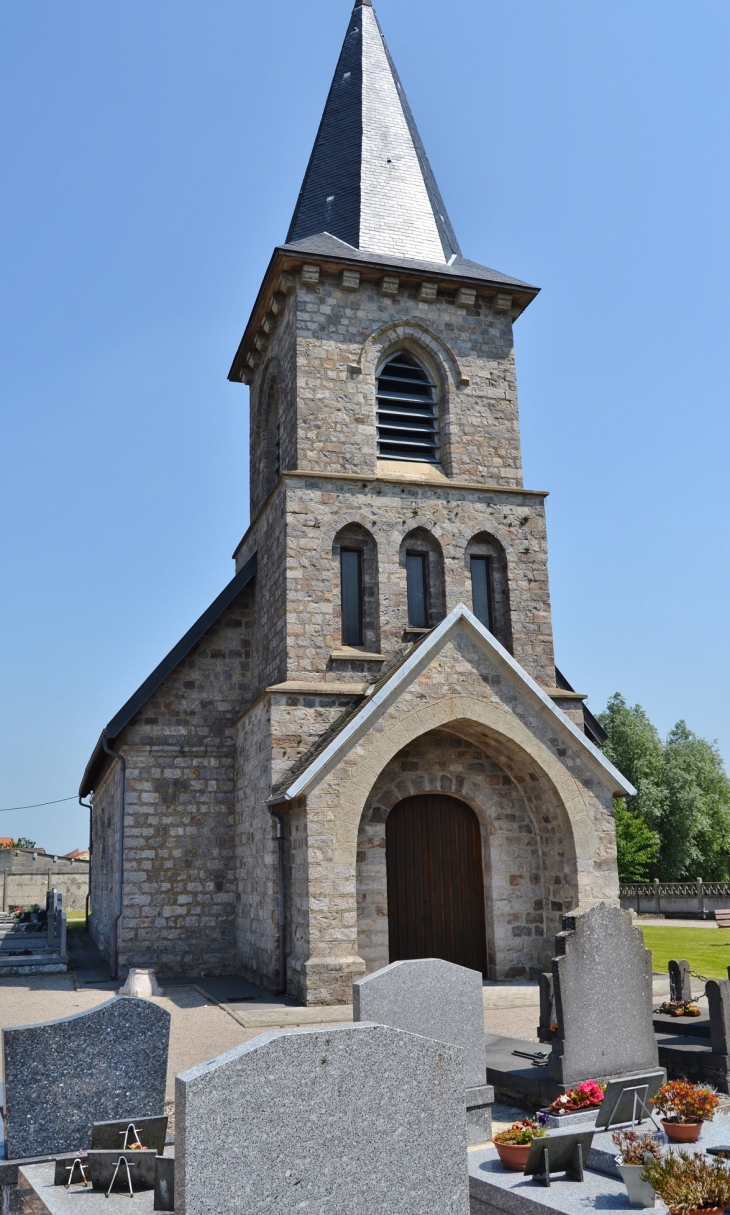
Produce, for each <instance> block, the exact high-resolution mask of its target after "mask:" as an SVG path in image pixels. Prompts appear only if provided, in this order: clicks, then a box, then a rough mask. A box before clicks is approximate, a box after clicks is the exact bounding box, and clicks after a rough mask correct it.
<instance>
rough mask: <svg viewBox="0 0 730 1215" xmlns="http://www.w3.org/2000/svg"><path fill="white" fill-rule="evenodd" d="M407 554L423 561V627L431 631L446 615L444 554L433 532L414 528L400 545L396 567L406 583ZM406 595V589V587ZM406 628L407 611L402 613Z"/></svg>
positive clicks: (422, 528) (409, 622) (408, 622)
mask: <svg viewBox="0 0 730 1215" xmlns="http://www.w3.org/2000/svg"><path fill="white" fill-rule="evenodd" d="M409 553H416V554H419V555H421V556H423V558H424V559H425V563H426V571H427V574H426V599H427V612H428V619H427V622H426V625H425V627H426V628H429V629H432V628H434V627H435V626H436V625H437V624H438V623H439V622H440V621H441V620H443V618H444V616H445V615H446V580H445V574H444V553H443V549H442V547H441V544H440V542H439V541H438V540H437V539H436V537H435V536H434V534H433V532H430V531H428V529H427V528H425V527H414V528H412V530H411V531H409V532H407V533H406V535H405V536H404V537H403V539H402V540H401V543H400V549H399V552H398V565H399V567H400V569H401V570H402V571H403V581H404V583H405V581H406V559H407V555H408V554H409ZM406 593H407V587H406ZM404 618H405V624H406V626H408V625H410V624H411V621H410V620H409V619H408V616H407V610H406V612H405V613H404Z"/></svg>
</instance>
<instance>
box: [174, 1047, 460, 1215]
mask: <svg viewBox="0 0 730 1215" xmlns="http://www.w3.org/2000/svg"><path fill="white" fill-rule="evenodd" d="M463 1074H464V1061H463V1054H462V1052H461V1051H460V1050H458V1049H457V1048H456V1047H453V1046H449V1045H446V1044H445V1043H441V1042H436V1041H433V1040H432V1039H429V1038H424V1037H419V1036H416V1035H415V1034H408V1033H404V1032H403V1031H402V1030H398V1029H392V1028H390V1027H389V1026H383V1025H367V1024H360V1025H347V1026H344V1025H343V1026H333V1027H331V1028H328V1029H326V1030H315V1029H313V1030H305V1031H301V1030H299V1031H297V1030H293V1031H283V1032H272V1033H266V1034H262V1035H261V1036H260V1037H258V1038H254V1039H253V1041H251V1042H246V1043H244V1044H243V1045H242V1046H239V1047H236V1048H235V1049H234V1050H231V1051H228V1053H227V1054H224V1055H220V1056H219V1057H218V1058H217V1059H212V1060H211V1061H210V1062H209V1063H204V1064H202V1065H201V1066H200V1067H194V1068H192V1069H191V1070H190V1071H188V1072H184V1073H183V1074H182V1075H181V1076H178V1077H177V1079H176V1081H175V1115H176V1135H175V1138H176V1145H175V1152H176V1159H175V1211H176V1215H240V1212H242V1211H245V1212H246V1215H264V1212H265V1213H266V1215H271V1212H273V1211H281V1212H284V1211H286V1212H288V1211H292V1212H293V1211H295V1210H300V1209H301V1210H307V1211H312V1212H315V1211H316V1212H319V1211H327V1212H332V1213H333V1215H334V1212H337V1215H423V1212H425V1211H429V1212H434V1215H435V1213H436V1212H438V1215H468V1211H469V1185H468V1178H467V1171H466V1167H465V1166H466V1158H465V1157H466V1154H465V1151H464V1130H465V1128H464V1081H463Z"/></svg>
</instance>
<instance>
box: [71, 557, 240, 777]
mask: <svg viewBox="0 0 730 1215" xmlns="http://www.w3.org/2000/svg"><path fill="white" fill-rule="evenodd" d="M257 565H258V555H257V554H256V553H254V555H253V557H252V558H251V560H250V561H247V562H246V564H245V565H244V566H243V568H242V569H240V570H239V571H238V573H237V574H236V575H235V576H234V577H233V578H231V581H230V582H229V583H228V586H226V587H224V589H223V590H222V591H221V593H220V595H219V596H218V598H217V599H214V600H213V602H212V603H211V605H210V607H209V608H206V610H205V611H204V612H203V615H202V616H200V617H199V618H198V619H197V620H196V621H195V624H194V625H193V626H192V628H190V629H188V631H187V633H186V634H185V636H184V637H181V639H180V641H178V643H177V645H176V646H173V648H172V649H171V650H170V653H169V654H168V655H167V657H166V658H163V660H162V662H161V663H160V664H159V666H157V667H155V669H154V671H153V672H152V674H151V675H148V676H147V679H145V681H144V683H143V684H140V686H139V687H138V688H137V691H136V692H135V693H134V694H133V695H132V696H130V698H129V700H128V701H127V703H126V704H124V705H122V708H121V709H120V710H119V712H118V713H117V714H116V715H115V716H114V717H112V719H111V721H110V722H109V724H108V725H107V726H106V727H105V729H103V730H102V732H101V736H100V738H99V741H98V742H97V744H96V746H95V747H94V750H93V752H92V755H91V759H90V760H89V762H88V764H87V765H86V771H85V772H84V775H83V777H82V778H81V785H80V787H79V797H86V796H87V795H88V794H89V793H91V792H92V790H93V789H94V784H95V781H96V780H97V778H98V776H99V772H100V770H101V767H102V766H103V764H105V763H106V762H107V754H106V752H105V750H104V742H103V740H104V738H106V741H107V743H108V744H109V746H114V740H115V739H116V738H118V737H119V735H120V734H121V732H122V730H124V729H125V727H126V726H128V725H129V723H130V721H131V720H132V718H133V717H134V716H135V714H136V713H139V711H140V709H141V708H143V706H144V705H146V703H147V701H148V700H149V699H150V697H151V696H154V694H155V692H156V691H157V689H158V688H159V687H161V686H162V684H163V683H164V682H165V680H166V679H167V677H168V675H170V674H171V673H172V672H173V671H174V670H175V667H177V666H179V665H180V663H181V662H182V660H183V659H184V658H187V656H188V654H189V653H190V651H191V650H192V648H193V646H194V645H197V644H198V642H199V641H200V640H201V638H202V637H204V636H205V634H206V633H207V632H208V629H210V628H212V627H213V625H214V624H215V623H216V621H217V620H218V619H219V618H220V617H221V616H222V615H223V613H224V612H225V610H226V608H228V607H230V606H231V604H232V603H233V600H234V599H235V598H236V596H237V595H240V593H241V591H244V590H245V589H246V587H247V586H248V585H249V584H250V583H251V582H253V580H254V578H255V577H256V569H257Z"/></svg>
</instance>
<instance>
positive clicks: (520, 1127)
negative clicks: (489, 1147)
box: [494, 1118, 545, 1143]
mask: <svg viewBox="0 0 730 1215" xmlns="http://www.w3.org/2000/svg"><path fill="white" fill-rule="evenodd" d="M544 1134H545V1131H544V1129H543V1128H542V1127H540V1126H538V1125H537V1123H536V1122H533V1120H532V1119H531V1118H525V1119H523V1121H522V1122H513V1123H512V1126H511V1127H509V1129H508V1130H506V1131H499V1132H498V1133H497V1134H496V1135H495V1136H494V1143H532V1141H533V1139H541V1138H542V1137H543V1135H544Z"/></svg>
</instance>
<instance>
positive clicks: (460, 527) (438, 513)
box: [238, 476, 555, 687]
mask: <svg viewBox="0 0 730 1215" xmlns="http://www.w3.org/2000/svg"><path fill="white" fill-rule="evenodd" d="M284 508H285V510H286V524H285V526H284V525H283V523H282V522H281V519H282V512H283V510H284ZM347 523H357V524H359V525H360V526H361V527H363V528H365V529H366V530H367V531H368V532H369V533H370V535H371V536H372V537H373V540H374V543H375V545H376V547H377V563H378V611H379V632H380V638H381V649H382V652H383V654H384V655H385V656H386V657H390V656H392V655H394V654H396V653H398V652H399V651H401V650H402V649H404V647H405V645H406V644H407V643H409V641H412V637H411V638H410V639H409V638H407V637H406V636H405V631H406V627H407V624H408V619H407V599H406V575H405V568H404V564H403V562H402V560H401V554H400V550H401V545H402V541H403V538H404V536H405V535H406V534H407V533H408V532H410V531H412V530H413V528H414V527H419V528H422V529H425V530H426V531H427V532H430V533H431V535H433V536H434V537H435V538H436V540H437V541H438V543H439V545H440V546H441V549H442V550H443V558H444V578H445V590H446V605H445V606H446V612H447V613H448V612H449V611H451V610H452V609H453V608H454V607H455V606H456V605H457V603H460V602H463V603H466V605H467V606H468V607H471V604H472V595H471V574H470V565H469V557H468V553H467V546H468V545H469V542H470V541H471V540H472V539H473V537H475V536H476V535H479V534H481V533H483V532H487V533H489V534H490V535H491V536H493V537H495V538H496V539H497V540H498V542H499V544H501V546H502V547H503V549H504V552H505V555H506V565H507V580H508V593H509V603H510V611H511V629H512V648H513V653H514V656H515V658H516V659H517V661H518V662H519V663H520V665H521V666H523V667H524V668H525V670H526V671H527V672H528V673H529V674H530V675H532V677H533V678H534V679H536V680H537V681H538V683H541V684H542V685H543V686H544V687H554V686H555V658H554V654H553V641H552V623H551V614H550V592H549V585H548V569H547V534H546V526H545V505H544V499H543V496H542V495H539V494H531V493H529V492H527V491H525V492H523V493H520V494H513V493H510V494H500V493H499V491H484V492H482V491H478V490H467V489H464V488H460V487H459V486H458V485H453V484H452V485H445V486H443V487H442V486H438V487H436V486H424V485H417V484H409V483H405V484H403V483H398V482H389V481H381V480H378V481H372V482H365V483H363V482H361V481H339V480H330V479H326V478H322V479H318V478H317V477H316V476H312V477H311V478H310V477H307V478H303V477H296V478H295V477H291V478H287V480H286V483H285V485H282V486H280V488H279V490H278V491H277V494H276V495H275V498H274V500H273V501H272V503H271V504H270V507H269V508H268V509H267V511H266V512H265V513H264V516H262V518H261V519H260V520H259V522H258V524H257V527H256V538H257V540H258V544H259V554H260V558H259V559H260V561H261V559H262V554H263V555H264V560H268V558H266V556H265V554H266V552H267V549H268V548H271V549H272V550H273V549H274V546H275V544H278V543H279V542H280V540H281V538H282V533H284V532H285V536H286V562H287V566H286V572H287V576H286V586H284V585H283V584H281V583H280V584H277V586H276V587H274V586H273V585H271V584H270V582H267V581H266V579H265V578H264V576H263V573H262V574H260V578H259V586H260V593H261V594H262V595H266V596H267V598H268V599H270V601H271V606H270V607H267V608H266V609H265V610H266V612H267V613H268V616H269V617H270V618H271V619H272V620H275V621H276V630H277V631H276V641H274V639H273V638H272V637H271V635H270V634H269V635H267V634H266V633H264V635H263V636H262V640H261V644H262V646H264V645H266V644H267V643H268V645H269V646H270V647H271V659H270V669H271V670H274V669H275V668H276V670H277V671H278V672H279V675H280V678H284V677H287V678H289V679H312V678H313V677H314V678H317V679H323V678H325V677H326V678H328V679H337V678H341V679H345V680H347V679H352V672H353V665H352V664H353V662H356V659H357V656H356V654H355V653H353V656H352V660H351V661H350V662H349V663H345V662H343V661H342V660H341V659H339V660H338V659H333V658H332V652H333V650H337V649H338V648H339V647H340V646H341V643H342V638H341V623H340V621H341V609H340V582H339V579H340V571H339V563H338V562H337V561H336V560H335V559H333V555H332V546H333V542H334V539H335V536H336V535H337V533H338V531H339V530H340V529H341V528H342V527H344V526H345V525H346V524H347ZM264 536H266V537H268V539H267V540H266V541H264ZM253 546H254V537H253V536H252V537H251V538H249V539H247V541H246V544H245V546H244V548H243V550H242V552H241V555H240V557H239V560H238V564H239V568H240V566H241V565H242V564H243V562H244V561H245V560H248V556H249V554H250V551H252V549H253ZM272 565H273V562H272ZM260 568H261V567H260ZM266 568H267V569H268V568H269V567H268V566H267V567H266ZM284 594H286V604H285V609H286V615H285V618H282V617H281V616H280V612H281V611H282V609H283V597H284ZM262 611H263V609H262ZM284 625H285V627H284ZM277 645H281V646H282V647H286V657H285V661H286V668H285V669H286V676H284V675H283V673H282V666H283V660H284V656H283V655H282V666H278V667H277V666H276V664H275V663H274V658H273V652H274V650H275V648H276V646H277ZM355 669H357V670H359V671H360V672H364V673H365V675H366V676H367V674H368V672H369V673H370V675H371V676H372V677H375V676H377V674H378V673H379V670H380V667H379V666H378V665H373V664H372V662H367V663H365V664H364V665H363V664H361V665H360V666H359V667H356V668H355Z"/></svg>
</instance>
